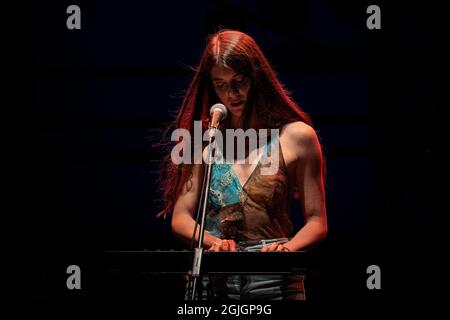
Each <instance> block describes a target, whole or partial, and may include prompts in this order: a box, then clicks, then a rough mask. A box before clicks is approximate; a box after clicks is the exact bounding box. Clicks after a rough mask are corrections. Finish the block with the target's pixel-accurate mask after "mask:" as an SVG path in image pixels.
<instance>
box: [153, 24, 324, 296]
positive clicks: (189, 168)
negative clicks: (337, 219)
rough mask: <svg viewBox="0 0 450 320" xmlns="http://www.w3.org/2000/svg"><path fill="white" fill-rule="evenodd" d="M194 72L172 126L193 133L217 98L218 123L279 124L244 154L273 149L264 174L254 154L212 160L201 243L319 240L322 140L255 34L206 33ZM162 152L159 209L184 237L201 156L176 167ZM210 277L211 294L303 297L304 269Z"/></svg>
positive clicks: (302, 245) (220, 246)
mask: <svg viewBox="0 0 450 320" xmlns="http://www.w3.org/2000/svg"><path fill="white" fill-rule="evenodd" d="M195 71H196V73H195V76H194V78H193V80H192V82H191V84H190V86H189V88H188V90H187V92H186V95H185V98H184V101H183V103H182V106H181V109H180V110H179V112H178V116H177V119H176V121H175V124H174V127H175V128H184V129H187V130H190V132H193V123H194V120H201V121H202V123H203V129H207V127H208V122H209V108H210V107H211V106H212V105H213V104H215V103H217V102H219V103H222V104H224V105H225V106H226V107H227V109H228V116H227V118H226V119H225V120H224V121H223V122H222V124H221V129H222V132H224V129H238V128H241V129H244V130H246V129H249V128H253V129H262V128H265V129H279V139H278V141H275V143H270V144H269V143H268V144H267V145H266V146H262V147H260V149H258V150H248V152H247V150H246V152H247V153H245V156H246V157H247V158H248V157H250V155H254V154H255V152H261V154H262V156H264V155H267V154H270V152H271V151H279V166H278V171H276V172H275V173H274V174H270V175H267V174H266V175H264V174H261V167H262V166H261V165H259V163H256V164H255V163H250V164H248V163H245V164H231V165H230V164H228V165H227V164H222V165H219V164H214V165H213V166H212V176H211V194H210V196H209V199H208V216H207V221H206V225H205V228H206V230H207V232H206V233H205V237H204V246H205V247H206V248H207V249H209V250H213V251H235V250H236V244H237V242H242V241H246V240H263V239H266V240H268V239H278V238H288V239H289V240H288V241H287V242H277V241H276V242H274V243H271V244H270V245H267V246H264V247H263V248H262V249H261V251H262V252H267V251H283V252H284V251H286V252H288V251H299V250H307V249H309V248H311V247H312V246H314V245H316V244H317V243H319V242H320V241H321V240H323V239H324V238H325V236H326V234H327V220H326V209H325V195H324V160H323V158H322V152H321V146H320V143H319V141H318V138H317V135H316V132H315V130H314V129H313V127H312V123H311V121H310V119H309V117H308V116H307V115H306V114H305V113H304V112H303V111H302V110H301V109H300V107H299V106H298V105H297V104H296V103H295V102H294V101H293V100H292V98H291V97H290V96H289V95H288V93H287V91H286V90H285V89H284V87H283V85H282V84H281V83H280V81H279V80H278V79H277V77H276V74H275V72H274V70H273V69H272V67H271V66H270V64H269V62H268V61H267V59H266V58H265V57H264V55H263V53H262V52H261V50H260V48H259V47H258V45H257V44H256V42H255V41H254V40H253V39H252V38H251V37H250V36H248V35H246V34H245V33H242V32H239V31H235V30H221V31H219V32H218V33H216V34H213V35H212V36H210V37H209V38H208V41H207V46H206V48H205V51H204V53H203V56H202V58H201V61H200V64H199V66H198V68H197V69H196V70H195ZM271 142H273V141H271ZM271 147H272V148H273V147H275V148H279V149H278V150H276V149H275V150H272V149H270V148H271ZM166 160H168V161H166V164H167V168H166V169H167V170H166V171H165V174H164V179H163V181H164V185H163V190H164V199H165V208H164V210H163V211H162V212H161V213H160V215H164V216H165V215H166V214H168V213H171V212H172V213H173V214H172V230H173V232H174V233H175V235H176V236H178V237H179V238H181V239H183V240H185V241H186V242H188V241H190V240H191V237H192V233H193V230H194V225H195V221H194V218H193V215H194V214H195V212H196V209H197V206H198V205H199V196H200V189H201V184H202V177H203V171H204V165H203V164H190V165H189V164H183V165H178V166H176V165H175V164H173V163H172V162H171V161H170V160H169V158H167V159H166ZM294 195H296V197H297V198H299V200H300V202H301V205H302V209H303V210H302V212H303V218H304V225H303V227H302V228H301V229H300V230H298V231H297V230H295V231H296V232H293V231H294V230H293V226H292V220H291V212H290V206H291V199H292V197H293V196H294ZM292 214H301V213H298V212H294V213H292ZM213 283H214V286H213V288H214V289H215V290H214V292H213V297H216V298H217V297H220V298H225V299H226V298H237V299H253V298H255V299H304V298H305V294H304V287H303V278H302V277H297V278H295V279H294V278H289V279H288V280H286V279H285V278H283V279H281V278H280V277H274V276H271V277H270V276H264V277H261V276H260V277H256V276H254V277H239V276H235V277H229V278H227V279H223V278H220V279H219V278H216V279H214V280H213Z"/></svg>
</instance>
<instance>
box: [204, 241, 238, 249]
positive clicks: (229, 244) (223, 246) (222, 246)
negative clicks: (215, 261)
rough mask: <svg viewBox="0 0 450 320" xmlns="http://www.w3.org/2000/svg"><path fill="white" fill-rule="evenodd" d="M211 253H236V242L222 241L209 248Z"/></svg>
mask: <svg viewBox="0 0 450 320" xmlns="http://www.w3.org/2000/svg"><path fill="white" fill-rule="evenodd" d="M209 251H216V252H218V251H236V242H234V240H222V241H220V242H215V243H213V245H212V246H211V247H210V248H209Z"/></svg>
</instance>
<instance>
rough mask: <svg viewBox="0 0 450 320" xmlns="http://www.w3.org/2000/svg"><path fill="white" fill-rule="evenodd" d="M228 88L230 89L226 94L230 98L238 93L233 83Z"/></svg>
mask: <svg viewBox="0 0 450 320" xmlns="http://www.w3.org/2000/svg"><path fill="white" fill-rule="evenodd" d="M230 89H231V90H228V96H229V97H230V98H234V97H235V96H237V95H238V94H239V89H238V88H237V87H236V86H235V85H232V86H230Z"/></svg>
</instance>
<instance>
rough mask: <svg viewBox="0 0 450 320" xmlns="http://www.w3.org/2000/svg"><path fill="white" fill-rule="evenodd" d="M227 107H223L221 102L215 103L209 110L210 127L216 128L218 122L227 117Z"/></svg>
mask: <svg viewBox="0 0 450 320" xmlns="http://www.w3.org/2000/svg"><path fill="white" fill-rule="evenodd" d="M227 113H228V110H227V107H225V106H224V105H223V104H221V103H216V104H215V105H213V106H212V107H211V109H210V110H209V114H210V115H211V123H210V127H211V128H215V129H217V127H218V126H219V122H220V121H222V120H223V119H225V118H226V117H227Z"/></svg>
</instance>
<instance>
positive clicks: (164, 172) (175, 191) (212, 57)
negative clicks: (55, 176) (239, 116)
mask: <svg viewBox="0 0 450 320" xmlns="http://www.w3.org/2000/svg"><path fill="white" fill-rule="evenodd" d="M214 66H220V67H227V68H231V69H233V70H235V71H236V72H238V73H241V74H242V75H244V76H246V77H248V78H249V79H250V93H249V97H250V99H249V100H250V105H253V106H254V108H255V110H256V113H257V117H258V119H259V120H260V122H261V123H262V124H263V125H264V128H267V129H276V128H281V127H282V126H283V125H285V124H287V123H290V122H293V121H303V122H305V123H307V124H308V125H310V126H312V122H311V119H310V117H309V116H308V115H307V114H306V113H305V112H304V111H303V110H302V109H301V108H300V107H299V106H298V105H297V103H295V102H294V100H293V99H292V98H291V96H290V93H289V92H288V91H287V90H286V89H285V88H284V86H283V84H282V83H281V82H280V81H279V80H278V78H277V75H276V73H275V71H274V69H273V67H272V66H271V65H270V63H269V61H268V60H267V59H266V57H265V56H264V55H263V53H262V51H261V49H260V48H259V46H258V45H257V43H256V42H255V40H253V39H252V38H251V37H250V36H248V35H247V34H245V33H243V32H240V31H236V30H228V29H224V30H221V31H219V32H217V33H215V34H212V35H210V36H209V37H208V39H207V45H206V48H205V50H204V52H203V55H202V58H201V60H200V63H199V65H198V67H196V68H194V70H195V74H194V77H193V79H192V81H191V83H190V85H189V87H188V89H187V91H186V94H185V96H184V99H183V102H182V104H181V107H180V108H179V110H178V112H177V116H176V119H175V121H174V122H173V123H172V125H171V126H170V127H169V128H168V129H167V130H166V131H165V136H166V135H167V133H168V132H169V131H171V130H173V129H180V128H183V129H186V130H189V131H190V132H191V134H192V136H193V124H194V121H196V120H200V121H202V128H203V130H206V129H207V128H208V123H209V117H210V116H209V110H210V107H211V106H212V105H213V104H214V103H217V102H220V100H219V98H218V97H217V95H216V93H215V91H214V88H213V87H212V83H211V79H210V71H211V69H212V68H213V67H214ZM251 112H252V109H251V108H246V110H245V111H244V115H243V117H244V122H243V123H244V124H248V123H249V121H248V120H249V119H250V116H251ZM223 127H224V128H226V127H227V122H226V121H224V123H223ZM243 129H244V130H245V129H248V128H243ZM161 165H162V168H161V177H160V180H161V181H160V183H161V191H162V193H163V200H164V207H163V210H162V211H161V212H160V213H158V217H159V216H166V215H167V214H169V213H171V212H172V211H173V207H174V205H175V203H176V201H177V199H178V196H179V194H180V192H181V190H182V188H183V186H184V184H185V183H186V182H188V180H189V179H190V177H191V174H192V165H191V164H182V165H175V164H174V163H173V162H172V161H171V158H170V152H168V153H167V155H166V156H165V157H164V159H163V161H162V162H161Z"/></svg>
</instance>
